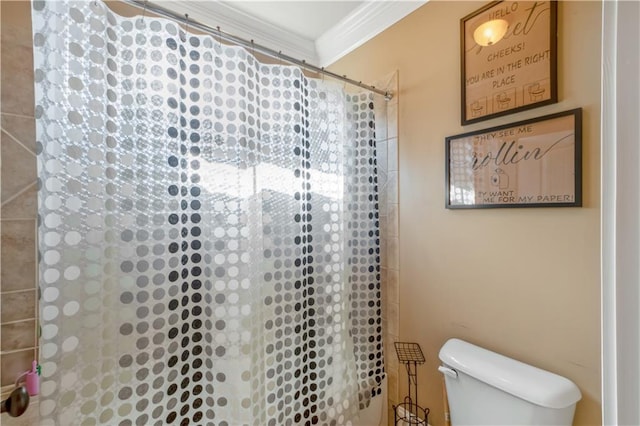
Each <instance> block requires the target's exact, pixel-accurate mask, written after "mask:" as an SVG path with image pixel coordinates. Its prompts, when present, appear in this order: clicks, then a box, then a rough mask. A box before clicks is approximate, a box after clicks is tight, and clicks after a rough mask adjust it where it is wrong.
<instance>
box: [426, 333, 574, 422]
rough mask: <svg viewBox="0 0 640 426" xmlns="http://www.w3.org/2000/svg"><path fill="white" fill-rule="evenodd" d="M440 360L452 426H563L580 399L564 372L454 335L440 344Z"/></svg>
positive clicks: (570, 418) (571, 418)
mask: <svg viewBox="0 0 640 426" xmlns="http://www.w3.org/2000/svg"><path fill="white" fill-rule="evenodd" d="M440 361H442V365H441V366H440V367H439V368H438V370H439V371H440V372H441V373H443V374H444V378H445V384H446V389H447V397H448V400H449V410H450V414H451V425H452V426H459V425H510V426H513V425H555V426H569V425H571V424H572V422H573V414H574V412H575V408H576V403H577V402H578V401H579V400H580V398H582V395H581V394H580V390H579V389H578V387H577V386H576V385H575V384H574V383H573V382H572V381H571V380H569V379H567V378H565V377H562V376H559V375H557V374H554V373H550V372H548V371H545V370H541V369H539V368H536V367H533V366H531V365H528V364H525V363H523V362H520V361H516V360H515V359H511V358H508V357H506V356H503V355H500V354H497V353H495V352H491V351H489V350H486V349H483V348H481V347H479V346H475V345H472V344H471V343H468V342H465V341H462V340H459V339H450V340H448V341H447V342H446V343H445V344H444V346H443V347H442V349H440Z"/></svg>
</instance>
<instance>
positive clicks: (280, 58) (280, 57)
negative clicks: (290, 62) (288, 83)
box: [278, 50, 284, 66]
mask: <svg viewBox="0 0 640 426" xmlns="http://www.w3.org/2000/svg"><path fill="white" fill-rule="evenodd" d="M278 62H279V64H278V65H280V66H284V61H283V60H282V50H278Z"/></svg>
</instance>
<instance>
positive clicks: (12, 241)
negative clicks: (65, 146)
mask: <svg viewBox="0 0 640 426" xmlns="http://www.w3.org/2000/svg"><path fill="white" fill-rule="evenodd" d="M0 14H1V18H0V19H1V34H0V36H1V43H2V44H1V46H0V54H1V58H0V59H1V61H2V71H1V73H2V75H1V87H0V90H1V92H2V103H1V127H2V132H1V139H0V145H1V151H0V164H1V180H0V198H1V203H2V204H1V208H0V219H1V221H0V222H1V223H0V230H1V242H0V306H1V307H0V309H1V310H0V322H1V333H2V334H1V343H0V351H1V352H0V362H1V370H0V382H1V383H0V384H1V385H2V387H3V390H5V389H6V388H5V387H6V386H7V385H11V384H12V383H13V382H14V380H15V378H16V376H17V375H18V374H19V373H21V372H22V371H25V370H27V369H29V368H31V361H32V360H34V359H37V344H38V335H37V327H38V325H37V317H38V309H37V305H38V304H37V303H36V301H37V290H36V283H37V269H36V212H37V206H36V192H37V185H36V154H35V152H36V143H35V122H34V107H33V103H34V102H33V56H32V47H31V45H32V43H31V17H30V2H26V1H4V0H3V1H2V2H0Z"/></svg>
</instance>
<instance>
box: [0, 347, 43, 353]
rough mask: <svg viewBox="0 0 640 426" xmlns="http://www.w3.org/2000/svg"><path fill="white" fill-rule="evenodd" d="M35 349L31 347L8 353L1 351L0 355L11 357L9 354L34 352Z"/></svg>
mask: <svg viewBox="0 0 640 426" xmlns="http://www.w3.org/2000/svg"><path fill="white" fill-rule="evenodd" d="M36 349H38V348H37V347H36V346H32V347H29V348H22V349H10V350H8V351H1V352H0V355H11V354H15V353H18V352H26V351H34V350H36Z"/></svg>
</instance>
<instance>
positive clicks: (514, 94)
mask: <svg viewBox="0 0 640 426" xmlns="http://www.w3.org/2000/svg"><path fill="white" fill-rule="evenodd" d="M556 27H557V4H556V2H555V1H496V2H493V3H490V4H488V5H486V6H485V7H483V8H482V9H480V10H477V11H475V12H473V13H472V14H470V15H467V16H465V17H464V18H462V20H461V21H460V44H461V46H460V55H461V84H462V108H461V111H462V124H463V125H465V124H470V123H475V122H477V121H482V120H487V119H489V118H494V117H499V116H501V115H506V114H511V113H514V112H517V111H523V110H526V109H531V108H535V107H539V106H542V105H547V104H552V103H556V102H558V88H557V79H556V70H557V59H556Z"/></svg>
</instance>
